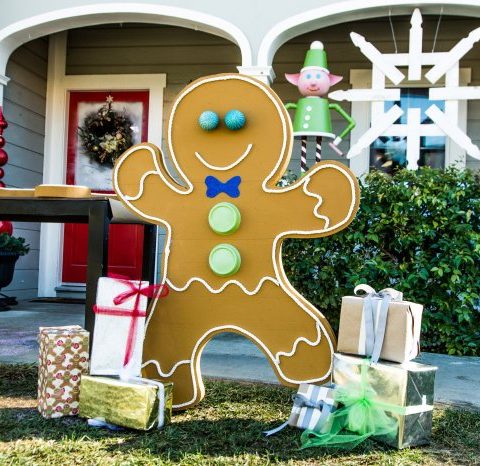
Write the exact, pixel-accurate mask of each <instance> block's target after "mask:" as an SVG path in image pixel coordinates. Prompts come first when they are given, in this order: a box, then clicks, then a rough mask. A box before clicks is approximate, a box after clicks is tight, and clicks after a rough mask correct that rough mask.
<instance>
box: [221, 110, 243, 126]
mask: <svg viewBox="0 0 480 466" xmlns="http://www.w3.org/2000/svg"><path fill="white" fill-rule="evenodd" d="M224 120H225V125H226V126H227V128H228V129H231V130H232V131H237V130H239V129H242V128H243V127H244V126H245V123H246V122H247V118H246V117H245V114H244V113H243V112H241V111H240V110H230V111H228V112H227V114H226V115H225V118H224Z"/></svg>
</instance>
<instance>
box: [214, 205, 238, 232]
mask: <svg viewBox="0 0 480 466" xmlns="http://www.w3.org/2000/svg"><path fill="white" fill-rule="evenodd" d="M241 221H242V216H241V215H240V211H239V210H238V208H237V206H236V205H234V204H232V203H230V202H219V203H218V204H215V205H214V206H213V207H212V208H211V209H210V213H209V214H208V223H209V225H210V228H211V229H212V230H213V231H214V232H215V233H218V234H219V235H231V234H232V233H235V232H236V231H237V230H238V227H239V226H240V222H241Z"/></svg>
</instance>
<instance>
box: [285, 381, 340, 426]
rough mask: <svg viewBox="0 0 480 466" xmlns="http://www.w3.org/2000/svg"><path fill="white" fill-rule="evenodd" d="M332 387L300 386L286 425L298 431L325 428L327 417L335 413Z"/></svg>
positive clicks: (303, 384)
mask: <svg viewBox="0 0 480 466" xmlns="http://www.w3.org/2000/svg"><path fill="white" fill-rule="evenodd" d="M333 388H334V386H333V385H322V386H318V385H312V384H307V383H302V384H300V386H299V388H298V392H297V395H296V396H295V397H294V404H293V408H292V412H291V413H290V417H289V419H288V424H289V425H291V426H294V427H299V428H300V429H312V430H320V431H322V430H323V429H322V428H325V426H326V424H327V418H328V415H329V414H330V413H331V412H333V411H335V408H336V405H337V404H336V402H335V400H334V398H333Z"/></svg>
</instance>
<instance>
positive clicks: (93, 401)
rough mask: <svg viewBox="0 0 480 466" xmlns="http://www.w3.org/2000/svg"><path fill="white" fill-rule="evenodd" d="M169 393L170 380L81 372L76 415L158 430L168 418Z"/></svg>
mask: <svg viewBox="0 0 480 466" xmlns="http://www.w3.org/2000/svg"><path fill="white" fill-rule="evenodd" d="M172 392H173V383H165V384H163V383H161V382H157V381H155V380H149V379H141V378H140V377H135V378H133V379H130V380H128V381H123V380H120V379H118V378H113V377H95V376H90V375H85V376H82V379H81V382H80V412H79V415H80V416H82V417H86V418H90V419H95V418H97V419H98V418H99V419H101V420H104V421H105V422H108V423H110V424H115V425H117V426H122V427H128V428H130V429H137V430H150V429H152V428H153V427H157V428H158V429H160V428H161V427H163V426H164V425H166V424H168V423H169V422H170V421H171V417H172V399H173V397H172Z"/></svg>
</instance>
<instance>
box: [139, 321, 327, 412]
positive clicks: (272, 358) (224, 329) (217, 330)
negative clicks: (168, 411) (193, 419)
mask: <svg viewBox="0 0 480 466" xmlns="http://www.w3.org/2000/svg"><path fill="white" fill-rule="evenodd" d="M320 326H321V324H320V325H318V324H317V326H316V327H317V332H319V330H320V328H319V327H320ZM229 330H233V331H236V332H237V333H239V334H241V335H244V336H246V337H247V338H249V339H250V340H251V341H252V342H254V343H256V344H257V345H258V346H259V347H260V348H261V349H262V350H263V351H264V353H265V354H266V355H267V357H268V358H269V359H270V361H271V362H272V363H273V364H274V365H275V368H276V370H277V373H278V375H279V376H280V377H281V378H282V379H283V380H285V381H286V382H289V383H292V384H300V383H315V382H321V381H323V380H325V379H326V378H327V377H328V376H329V375H330V372H331V370H332V363H330V368H329V370H328V372H327V373H326V374H325V375H324V376H323V377H320V378H316V379H308V380H295V379H290V378H288V377H286V376H285V374H284V373H283V372H282V370H281V368H280V367H279V363H278V362H277V361H278V358H277V356H278V357H279V356H282V355H283V353H277V354H276V355H273V353H272V352H271V351H270V350H269V349H268V347H267V346H266V345H265V344H264V343H263V342H262V341H261V340H260V339H259V338H257V337H256V336H255V335H254V334H253V333H251V332H249V331H248V330H245V329H244V328H243V327H239V326H237V325H221V326H218V327H213V328H211V329H209V330H208V331H207V332H205V333H204V334H203V335H202V336H201V337H200V338H199V339H198V340H197V343H196V344H195V346H194V348H193V351H192V357H191V359H190V360H187V359H185V360H182V361H179V362H177V363H176V364H175V366H173V368H172V369H171V370H170V371H169V372H167V374H169V375H168V376H170V375H171V374H173V372H175V369H176V368H177V367H178V366H179V365H180V364H186V363H189V364H190V371H191V375H192V381H193V382H194V383H193V398H192V399H191V400H188V401H185V402H183V403H179V404H177V405H173V408H175V409H180V408H184V407H187V406H189V405H190V404H191V403H193V402H195V400H196V398H197V393H198V392H197V384H196V383H195V381H196V377H195V375H196V374H195V370H194V367H195V366H194V364H193V362H195V361H196V359H197V357H199V356H200V355H199V354H198V351H199V348H200V347H201V346H202V345H203V342H204V341H205V340H209V338H210V335H212V334H215V333H221V332H227V331H229ZM320 339H321V334H320V338H319V339H318V341H320ZM299 340H301V341H305V342H306V343H307V344H310V345H312V344H311V342H310V341H309V340H307V339H306V338H305V337H300V338H298V339H297V340H296V341H295V343H294V344H293V347H294V348H295V349H296V346H297V345H298V343H299V342H300V341H299ZM317 344H318V343H317ZM332 355H333V352H332ZM332 360H333V356H332ZM146 364H154V365H155V367H157V370H158V373H159V375H160V376H162V377H163V375H162V374H163V372H162V371H161V369H160V364H159V363H158V361H156V360H149V361H148V362H147V363H145V364H144V366H145V365H146ZM142 367H143V366H142ZM198 375H199V376H200V382H201V379H202V377H201V372H199V374H198Z"/></svg>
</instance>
